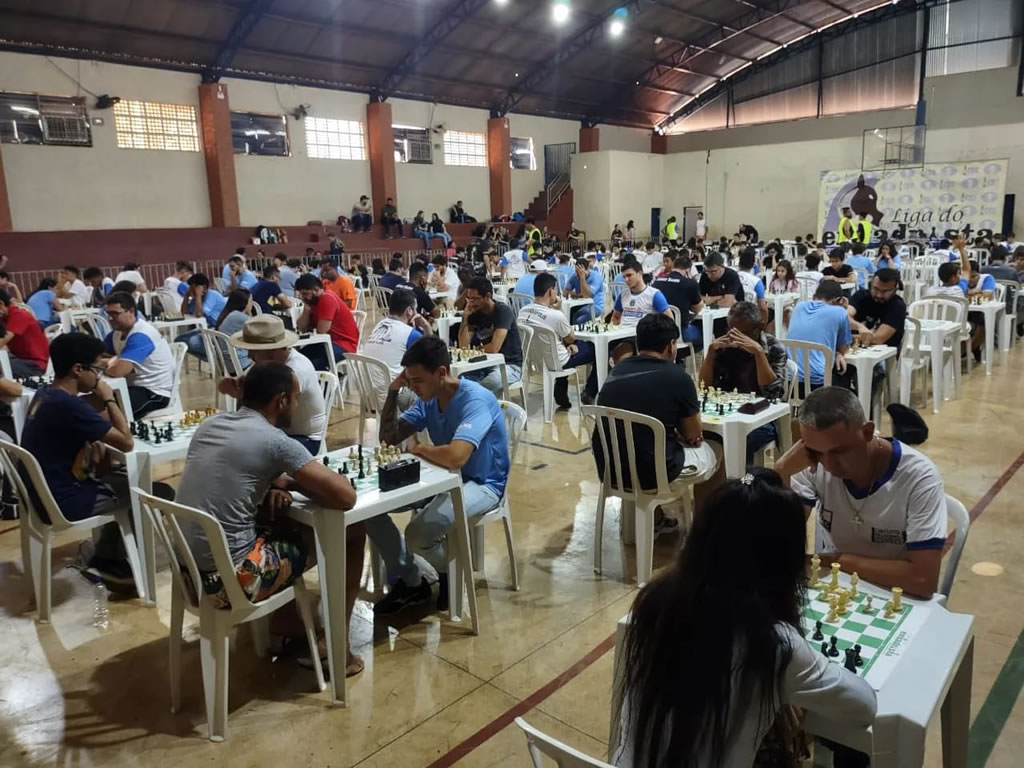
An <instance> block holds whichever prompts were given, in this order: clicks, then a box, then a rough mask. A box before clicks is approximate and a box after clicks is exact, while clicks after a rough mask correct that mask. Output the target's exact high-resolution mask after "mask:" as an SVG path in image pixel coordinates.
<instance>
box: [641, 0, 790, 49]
mask: <svg viewBox="0 0 1024 768" xmlns="http://www.w3.org/2000/svg"><path fill="white" fill-rule="evenodd" d="M661 7H662V8H664V9H666V10H668V11H672V13H675V14H678V15H679V16H682V17H683V18H686V19H689V20H690V21H695V22H697V23H698V24H704V25H705V26H709V27H715V28H716V29H718V30H724V31H725V32H742V33H743V34H744V35H747V36H748V37H752V38H754V39H755V40H760V41H761V42H762V43H769V44H770V45H781V43H780V42H779V41H778V40H773V39H772V38H770V37H765V36H764V35H759V34H757V33H756V32H751V31H750V29H749V28H747V29H742V30H739V29H737V28H736V27H734V26H731V25H730V24H726V23H725V22H721V21H715V20H714V19H709V18H708V17H707V16H700V15H698V14H696V13H691V12H690V11H684V10H683V9H682V8H676V7H675V6H674V5H671V4H669V3H662V4H661ZM761 10H764V9H761Z"/></svg>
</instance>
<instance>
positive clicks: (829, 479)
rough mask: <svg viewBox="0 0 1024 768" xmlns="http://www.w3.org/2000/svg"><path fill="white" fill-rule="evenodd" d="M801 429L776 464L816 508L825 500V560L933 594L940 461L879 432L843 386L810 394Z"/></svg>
mask: <svg viewBox="0 0 1024 768" xmlns="http://www.w3.org/2000/svg"><path fill="white" fill-rule="evenodd" d="M800 427H801V433H802V435H803V437H802V439H801V440H799V441H798V442H797V443H796V444H795V445H794V446H793V448H792V449H790V450H789V451H788V452H787V453H786V455H785V456H783V457H782V458H781V459H780V460H779V461H778V462H776V464H775V469H776V471H777V472H778V473H779V474H780V475H781V476H782V478H783V480H784V481H786V482H788V483H789V485H790V487H791V488H792V489H793V491H794V492H795V493H796V494H797V495H798V496H800V497H802V498H803V499H804V503H805V504H806V505H807V507H808V508H809V509H812V508H814V507H815V506H816V505H817V506H818V516H817V524H816V531H815V552H817V553H818V555H819V556H820V557H821V559H822V564H823V565H825V566H826V567H828V566H830V565H831V563H833V562H838V563H839V565H840V567H841V568H842V570H843V571H845V572H847V573H853V572H856V573H857V574H858V575H859V576H860V578H862V579H864V580H865V581H868V582H870V583H872V584H875V585H876V586H880V587H902V588H903V589H904V591H905V592H906V593H907V594H910V595H915V596H917V597H924V598H927V597H931V596H932V594H934V592H935V590H936V589H937V588H938V582H939V569H940V566H941V563H942V551H943V548H944V546H945V544H946V525H947V523H946V502H945V495H944V493H943V488H942V478H941V477H940V476H939V472H938V470H937V469H936V468H935V465H934V464H933V463H932V462H931V460H930V459H929V458H928V457H927V456H925V455H924V454H922V453H920V452H919V451H917V450H915V449H913V448H911V447H910V446H908V445H904V444H903V443H900V442H899V441H898V440H895V439H882V438H880V437H878V436H877V435H876V434H875V425H874V424H872V423H871V422H870V421H867V420H866V419H865V418H864V411H863V409H862V408H861V405H860V401H859V400H858V399H857V395H855V394H854V393H853V392H851V391H850V390H849V389H846V388H844V387H824V388H822V389H817V390H815V391H814V392H811V394H810V395H808V397H807V399H806V400H804V403H803V405H802V406H801V408H800ZM819 502H820V504H819Z"/></svg>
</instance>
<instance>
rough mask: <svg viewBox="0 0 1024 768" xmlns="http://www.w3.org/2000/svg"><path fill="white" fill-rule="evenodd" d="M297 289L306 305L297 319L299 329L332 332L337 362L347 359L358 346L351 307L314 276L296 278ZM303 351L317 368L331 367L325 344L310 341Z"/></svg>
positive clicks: (357, 336) (313, 331)
mask: <svg viewBox="0 0 1024 768" xmlns="http://www.w3.org/2000/svg"><path fill="white" fill-rule="evenodd" d="M295 291H296V293H298V294H299V298H300V299H302V303H303V304H304V305H305V306H304V307H303V309H302V315H301V316H300V317H299V322H298V326H299V327H298V330H299V331H300V332H312V333H323V334H328V335H330V337H331V347H332V349H333V351H334V361H335V362H340V361H341V360H342V359H344V357H345V353H346V352H355V351H356V350H357V349H358V347H359V327H358V326H357V325H356V320H355V317H353V315H352V310H350V309H349V308H348V306H346V304H345V303H344V302H343V301H342V300H341V299H339V298H338V297H337V295H335V294H333V293H331V292H329V291H324V287H323V284H322V283H321V282H320V280H319V279H317V278H316V277H314V276H313V275H302V276H301V277H300V278H299V279H298V280H296V281H295ZM301 351H302V354H304V355H305V356H306V357H308V358H309V359H310V360H312V361H313V365H314V367H315V368H316V369H317V370H318V371H327V370H330V368H331V366H330V364H329V362H330V361H329V358H328V356H327V350H326V349H325V348H324V345H322V344H307V345H306V346H304V347H303V348H302V350H301Z"/></svg>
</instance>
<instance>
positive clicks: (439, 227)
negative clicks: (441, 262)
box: [424, 213, 452, 248]
mask: <svg viewBox="0 0 1024 768" xmlns="http://www.w3.org/2000/svg"><path fill="white" fill-rule="evenodd" d="M427 228H428V230H429V232H430V237H431V238H435V237H438V238H440V239H441V242H443V243H444V247H445V248H448V247H449V246H450V245H451V244H452V236H451V235H449V234H448V229H447V228H446V227H445V225H444V221H442V220H441V217H440V216H438V215H437V214H436V213H432V214H430V223H429V224H428V225H427ZM424 243H426V247H427V248H429V247H430V245H429V243H427V240H426V238H424Z"/></svg>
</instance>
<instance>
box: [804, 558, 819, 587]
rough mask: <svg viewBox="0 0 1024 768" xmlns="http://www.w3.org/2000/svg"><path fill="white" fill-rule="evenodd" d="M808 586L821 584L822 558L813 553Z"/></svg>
mask: <svg viewBox="0 0 1024 768" xmlns="http://www.w3.org/2000/svg"><path fill="white" fill-rule="evenodd" d="M807 586H809V587H811V588H812V589H814V588H816V587H820V586H821V558H820V557H818V556H817V555H811V578H810V581H809V582H808V584H807Z"/></svg>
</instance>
